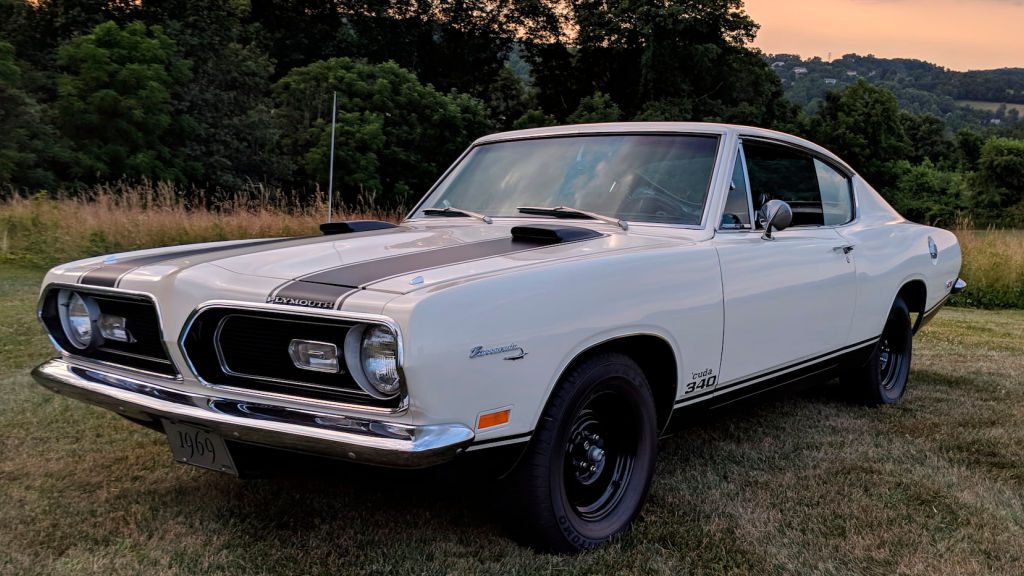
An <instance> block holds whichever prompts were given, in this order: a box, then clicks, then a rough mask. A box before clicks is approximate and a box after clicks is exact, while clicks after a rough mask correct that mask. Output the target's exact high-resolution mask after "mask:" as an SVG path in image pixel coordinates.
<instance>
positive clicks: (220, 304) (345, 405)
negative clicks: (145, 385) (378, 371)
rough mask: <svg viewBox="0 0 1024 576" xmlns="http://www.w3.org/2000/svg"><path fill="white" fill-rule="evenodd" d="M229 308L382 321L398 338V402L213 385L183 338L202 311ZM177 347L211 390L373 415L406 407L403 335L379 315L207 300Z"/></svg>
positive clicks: (394, 412) (188, 321) (188, 323)
mask: <svg viewBox="0 0 1024 576" xmlns="http://www.w3.org/2000/svg"><path fill="white" fill-rule="evenodd" d="M215 308H216V309H228V310H251V311H257V312H275V313H281V314H287V315H290V316H310V317H314V318H316V317H319V318H331V319H335V320H342V321H350V322H355V323H357V324H382V325H384V326H387V327H388V328H390V329H391V330H392V331H393V332H394V333H395V337H396V340H397V341H398V374H399V377H401V379H402V388H401V392H399V404H398V406H396V407H394V408H386V407H380V406H367V405H365V404H353V403H351V402H337V401H333V400H322V399H319V398H309V397H305V396H296V395H293V394H282V393H279V392H264V391H260V390H250V389H246V388H239V387H237V386H230V385H223V384H213V383H211V382H207V381H206V380H204V379H203V378H202V377H201V376H199V373H198V372H197V371H196V368H195V366H194V365H193V364H192V359H191V358H189V357H188V353H187V352H186V351H185V337H186V336H187V335H188V333H189V332H190V331H191V330H192V324H193V323H194V322H195V320H196V318H197V317H198V316H199V315H200V314H202V313H203V312H205V311H207V310H211V309H215ZM177 344H178V350H179V352H181V356H182V358H184V359H185V364H186V365H187V367H188V370H189V373H190V374H191V375H192V376H193V377H194V378H195V379H196V381H197V382H199V383H200V384H201V385H202V386H204V387H206V388H209V389H211V390H222V391H226V392H232V393H235V394H240V395H248V396H254V397H257V398H269V399H276V400H284V401H288V402H294V403H297V404H313V405H319V406H328V407H332V408H339V409H343V410H350V411H354V412H367V413H376V414H388V415H399V414H403V413H405V412H406V411H407V410H408V409H409V393H408V383H407V382H406V378H405V370H404V369H403V366H404V364H405V345H404V338H403V336H402V329H401V327H400V326H399V325H398V323H397V322H395V321H394V320H393V319H392V318H389V317H387V316H384V315H381V314H367V313H363V312H342V311H340V310H317V309H313V308H310V309H297V308H295V307H294V306H285V305H283V304H269V303H268V304H258V303H254V302H241V301H237V300H210V301H207V302H204V303H202V304H200V305H199V306H197V307H196V308H195V309H194V310H193V311H192V312H191V313H190V314H189V316H188V318H187V319H186V320H185V324H184V326H183V327H182V330H181V334H180V335H179V337H178V342H177Z"/></svg>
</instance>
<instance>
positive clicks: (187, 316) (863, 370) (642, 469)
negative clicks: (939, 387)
mask: <svg viewBox="0 0 1024 576" xmlns="http://www.w3.org/2000/svg"><path fill="white" fill-rule="evenodd" d="M321 230H322V232H323V234H322V235H319V236H311V237H301V238H282V239H261V240H245V241H234V242H217V243H209V244H199V245H191V246H175V247H170V248H162V249H154V250H142V251H138V252H131V253H125V254H115V255H112V256H105V257H97V258H89V259H86V260H81V261H77V262H72V263H69V264H65V265H61V266H57V267H56V268H54V269H52V270H50V271H49V273H48V274H47V275H46V278H45V280H44V282H43V286H42V290H41V295H40V300H39V318H40V320H41V321H42V323H43V325H44V326H45V328H46V330H47V332H48V333H49V335H50V337H51V338H52V340H53V343H54V344H55V346H56V347H57V350H58V351H59V356H58V357H57V358H55V359H53V360H50V361H49V362H46V363H45V364H43V365H41V366H39V367H38V368H37V369H36V370H35V371H34V375H35V377H36V379H37V380H38V381H39V382H40V383H41V384H42V385H43V386H45V387H47V388H49V389H51V390H54V391H56V392H59V393H61V394H64V395H67V396H69V397H72V398H76V399H79V400H82V401H85V402H89V403H92V404H95V405H98V406H102V407H104V408H107V409H110V410H112V411H115V412H116V413H118V414H120V415H122V416H124V417H125V418H128V419H129V420H132V421H134V422H137V423H139V424H143V425H146V426H149V427H151V428H154V429H156V430H159V431H162V432H163V433H165V434H166V435H167V438H168V441H169V443H170V448H171V453H172V454H173V456H174V458H175V459H176V460H177V461H180V462H185V463H189V464H194V465H198V466H204V467H208V468H213V469H216V470H221V471H226V472H230V473H236V472H237V471H238V470H239V468H241V467H242V466H241V465H242V463H241V462H240V461H241V458H240V457H239V456H238V455H239V453H240V451H241V450H240V448H241V447H242V446H243V445H249V446H252V445H255V446H259V447H269V448H275V449H285V450H290V451H298V452H303V453H308V454H314V455H321V456H329V457H335V458H340V459H345V460H351V461H354V462H361V463H366V464H373V465H381V466H391V467H425V466H430V465H434V464H438V463H442V462H446V461H449V460H453V459H457V458H458V459H463V458H472V455H473V454H474V453H488V452H490V453H491V454H492V455H493V454H499V453H500V454H505V455H507V458H508V461H507V463H508V466H507V467H506V472H507V474H508V477H509V478H510V482H512V485H513V486H514V487H515V488H514V490H513V492H514V495H515V497H516V498H518V499H519V500H518V502H516V504H515V505H514V506H510V513H512V514H514V515H515V516H516V524H515V525H516V526H518V527H519V528H520V530H519V533H520V534H521V537H522V538H523V539H524V540H525V541H526V542H527V543H529V544H531V545H534V546H536V547H538V548H542V549H547V550H553V551H563V552H564V551H575V550H579V549H585V548H590V547H593V546H596V545H599V544H601V543H602V542H605V541H607V540H609V539H610V538H613V537H615V536H616V535H618V534H620V533H622V532H623V531H625V530H626V529H627V528H628V527H629V525H630V523H631V522H632V521H633V520H634V519H635V518H636V517H637V516H638V514H639V513H640V510H641V508H642V506H643V503H644V500H645V498H646V496H647V492H648V488H649V486H650V484H651V476H652V473H653V471H654V459H655V454H656V448H657V440H658V438H659V436H660V435H661V434H663V433H665V432H666V431H667V430H669V428H670V424H672V423H673V422H679V421H681V420H683V419H684V414H685V412H684V409H687V408H691V407H694V406H697V405H699V406H701V407H715V406H721V405H724V404H727V403H729V402H733V401H735V400H737V399H739V398H742V397H746V396H750V395H752V394H755V393H757V392H760V391H763V390H766V389H770V388H775V387H778V386H780V385H782V384H786V383H790V382H795V381H798V380H808V379H818V380H825V379H828V378H829V377H833V376H839V377H840V379H841V382H842V385H843V386H846V387H848V388H849V390H850V391H851V392H852V393H854V394H855V395H856V396H857V397H859V398H861V399H862V400H863V401H865V402H868V403H871V404H890V403H893V402H896V401H898V400H899V399H900V398H901V397H902V396H903V393H904V390H905V388H906V385H907V377H908V373H909V369H910V362H911V350H912V339H913V335H914V333H915V332H917V330H919V329H920V328H921V326H923V325H924V324H925V323H926V322H927V321H928V320H929V319H930V318H931V317H932V316H933V315H934V314H935V313H936V311H937V310H938V309H939V307H940V306H941V305H942V304H943V303H944V302H945V300H946V299H947V298H948V297H949V295H950V294H951V293H954V292H957V291H959V290H962V289H963V287H964V284H963V282H962V281H961V280H959V278H958V274H959V271H960V259H961V256H960V248H959V245H958V243H957V240H956V238H955V237H954V235H953V234H951V233H950V232H947V231H945V230H940V229H936V228H930V227H927V226H921V225H918V224H914V223H911V222H908V221H907V220H905V219H904V218H902V217H901V216H900V215H899V214H898V213H896V212H895V211H894V210H893V209H892V208H891V207H890V206H889V205H888V204H887V203H886V202H885V201H884V200H883V199H882V198H881V197H880V196H879V194H878V193H877V192H876V191H875V190H873V189H872V188H871V186H870V185H869V184H868V183H867V182H865V181H864V180H863V179H862V178H861V177H859V176H858V175H857V173H856V172H855V171H854V170H853V169H852V168H851V167H850V166H848V165H847V164H845V163H844V162H843V161H842V160H840V159H839V158H837V157H835V156H834V155H833V154H831V153H829V152H828V151H827V150H824V149H823V148H821V147H819V146H816V145H814V144H812V143H810V142H806V141H804V140H801V139H799V138H795V137H793V136H789V135H785V134H780V133H777V132H772V131H768V130H761V129H756V128H746V127H741V126H727V125H715V124H695V123H636V124H631V123H624V124H596V125H581V126H566V127H555V128H543V129H533V130H523V131H517V132H510V133H504V134H495V135H491V136H487V137H484V138H481V139H479V140H477V141H476V142H475V143H473V145H472V146H471V147H470V148H469V149H468V150H467V151H466V152H465V154H464V155H463V156H462V157H461V158H459V159H458V161H457V162H455V164H454V165H453V166H452V167H451V168H450V169H449V170H448V171H447V172H446V173H445V174H444V175H443V176H442V177H441V179H440V180H439V181H438V183H437V184H436V185H435V186H434V187H433V188H432V189H431V190H430V191H429V192H428V193H427V194H426V196H425V197H424V198H423V200H422V201H421V202H420V203H419V205H418V206H416V208H415V209H414V210H412V212H411V213H410V215H409V217H408V218H407V219H406V220H405V221H403V222H402V223H400V224H397V225H395V224H389V223H385V222H376V221H354V222H335V223H328V224H325V225H323V226H322V227H321ZM232 454H235V457H234V458H233V457H232Z"/></svg>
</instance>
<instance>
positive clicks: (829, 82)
mask: <svg viewBox="0 0 1024 576" xmlns="http://www.w3.org/2000/svg"><path fill="white" fill-rule="evenodd" d="M825 84H827V85H829V86H835V85H836V79H835V78H825Z"/></svg>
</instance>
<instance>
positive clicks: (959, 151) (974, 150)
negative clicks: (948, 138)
mask: <svg viewBox="0 0 1024 576" xmlns="http://www.w3.org/2000/svg"><path fill="white" fill-rule="evenodd" d="M984 145H985V137H984V136H982V135H981V134H980V133H978V132H976V131H974V130H969V129H967V128H964V129H963V130H960V131H959V132H957V133H956V155H957V161H958V163H959V165H960V168H961V169H962V170H966V171H973V170H977V169H978V160H981V147H982V146H984Z"/></svg>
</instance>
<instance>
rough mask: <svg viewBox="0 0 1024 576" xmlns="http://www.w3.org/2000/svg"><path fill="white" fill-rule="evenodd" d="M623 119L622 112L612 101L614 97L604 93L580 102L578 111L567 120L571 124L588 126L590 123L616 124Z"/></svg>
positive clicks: (593, 95)
mask: <svg viewBox="0 0 1024 576" xmlns="http://www.w3.org/2000/svg"><path fill="white" fill-rule="evenodd" d="M621 119H622V110H620V109H619V107H618V105H616V104H615V102H614V101H612V97H611V96H609V95H607V94H604V93H602V92H594V93H593V94H592V95H590V96H587V97H586V98H584V99H582V100H580V105H579V106H578V107H577V108H576V111H575V112H573V113H572V114H570V115H569V117H568V118H566V120H567V121H568V122H569V123H570V124H586V123H588V122H616V121H618V120H621Z"/></svg>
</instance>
